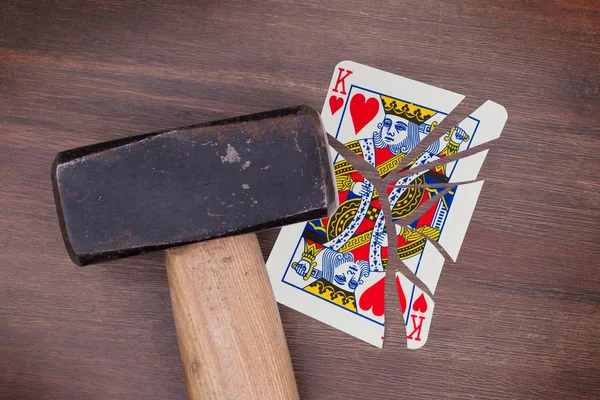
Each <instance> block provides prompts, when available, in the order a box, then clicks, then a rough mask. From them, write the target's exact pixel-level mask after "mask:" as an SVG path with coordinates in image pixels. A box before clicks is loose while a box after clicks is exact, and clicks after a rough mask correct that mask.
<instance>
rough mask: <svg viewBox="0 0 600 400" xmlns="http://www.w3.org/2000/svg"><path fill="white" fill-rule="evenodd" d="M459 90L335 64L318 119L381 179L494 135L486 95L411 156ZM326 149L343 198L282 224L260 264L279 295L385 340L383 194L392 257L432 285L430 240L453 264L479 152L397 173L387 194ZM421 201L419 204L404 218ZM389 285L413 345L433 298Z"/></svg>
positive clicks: (408, 286)
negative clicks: (327, 209)
mask: <svg viewBox="0 0 600 400" xmlns="http://www.w3.org/2000/svg"><path fill="white" fill-rule="evenodd" d="M463 97H464V96H462V95H459V94H456V93H452V92H449V91H447V90H444V89H440V88H436V87H433V86H430V85H426V84H423V83H420V82H416V81H413V80H410V79H407V78H403V77H400V76H397V75H393V74H389V73H386V72H383V71H380V70H376V69H374V68H370V67H367V66H364V65H360V64H357V63H354V62H350V61H344V62H341V63H340V64H338V65H337V66H336V67H335V69H334V73H333V76H332V80H331V83H330V86H329V91H328V94H327V97H326V100H325V104H324V106H323V109H322V112H321V118H322V120H323V123H324V126H325V129H326V130H327V132H328V133H329V134H330V135H332V136H334V137H335V138H336V139H338V140H339V141H341V142H342V143H343V144H344V145H345V146H346V147H347V148H348V149H350V150H351V151H353V152H354V153H356V154H358V155H359V156H360V157H362V159H363V160H364V161H366V163H368V164H369V165H370V166H371V167H372V168H374V169H375V170H376V171H377V172H378V174H379V176H380V177H382V178H385V177H386V176H388V175H390V174H392V175H390V176H394V175H395V174H396V173H397V171H395V170H396V168H397V167H398V166H399V165H400V164H401V163H402V162H403V160H404V159H405V158H406V157H408V158H407V159H406V160H404V164H406V165H407V166H406V168H404V169H405V170H406V169H409V170H410V169H412V168H415V169H416V168H418V167H422V166H424V165H426V164H427V163H430V162H432V161H435V160H439V159H442V158H446V157H451V156H454V155H455V154H458V153H459V152H461V151H464V150H467V149H470V148H473V147H475V146H477V145H480V144H483V143H486V142H489V141H490V140H493V139H496V138H497V137H498V136H499V135H500V133H501V131H502V127H503V125H504V122H505V120H506V111H505V110H504V108H503V107H502V106H500V105H498V104H496V103H493V102H491V101H487V102H486V103H484V104H483V105H482V106H481V107H479V108H478V109H477V110H476V111H474V112H473V113H472V114H471V115H470V116H469V117H467V118H465V119H464V120H463V121H462V122H460V123H459V124H458V126H456V127H454V128H452V129H451V130H449V131H448V132H446V133H445V134H444V135H442V136H440V137H439V139H437V140H435V141H433V142H432V144H431V145H430V146H429V147H427V149H426V150H425V151H424V152H422V153H420V154H416V155H414V154H411V151H412V150H413V149H414V148H415V147H416V146H417V144H419V142H420V141H421V140H423V139H424V138H425V137H427V135H429V134H430V133H431V132H432V131H433V130H434V129H435V127H436V125H438V124H439V123H440V122H441V121H442V120H443V119H444V118H445V117H446V116H447V115H448V114H449V113H450V112H451V111H452V110H453V109H454V108H455V107H456V106H457V105H458V104H459V103H460V101H461V100H462V99H463ZM330 152H331V159H332V161H333V167H334V172H335V177H336V183H337V190H338V196H339V203H340V205H339V207H338V209H337V211H336V213H335V214H334V215H333V216H331V217H330V218H324V219H320V220H314V221H310V222H308V223H300V224H295V225H291V226H288V227H284V228H283V229H282V230H281V233H280V235H279V237H278V239H277V241H276V243H275V246H274V248H273V251H272V253H271V255H270V257H269V260H268V262H267V268H268V271H269V276H270V278H271V284H272V286H273V290H274V293H275V296H276V298H277V300H278V301H279V302H280V303H282V304H286V305H288V306H290V307H292V308H294V309H296V310H298V311H300V312H303V313H305V314H307V315H310V316H312V317H314V318H316V319H318V320H320V321H322V322H324V323H327V324H329V325H332V326H334V327H336V328H338V329H341V330H342V331H345V332H347V333H349V334H351V335H353V336H356V337H358V338H360V339H362V340H365V341H367V342H368V343H371V344H373V345H376V346H379V347H381V346H382V343H383V333H384V321H385V318H384V287H385V285H384V275H385V269H386V266H387V264H388V257H389V256H390V255H389V254H388V246H387V244H388V233H387V231H386V228H385V216H384V213H383V211H382V208H381V201H389V204H390V209H391V218H392V220H393V221H394V222H395V223H396V225H395V227H396V232H395V233H396V237H397V239H396V240H397V241H398V254H396V255H394V256H395V257H399V258H400V259H401V260H402V262H403V263H404V264H405V265H406V266H407V267H408V268H409V269H410V271H411V272H412V273H413V274H414V277H416V278H417V279H418V280H420V281H421V282H422V283H423V284H424V285H425V286H427V288H428V289H429V290H430V291H431V293H434V292H435V288H436V286H437V282H438V279H439V276H440V273H441V271H442V267H443V265H444V261H445V257H444V255H443V254H442V253H441V252H440V251H439V250H438V249H437V247H436V245H435V244H438V245H439V246H441V248H443V249H444V250H445V252H446V253H447V255H448V256H449V257H450V258H452V260H453V261H456V257H457V256H458V252H459V250H460V247H461V245H462V241H463V238H464V235H465V233H466V229H467V227H468V223H469V220H470V218H471V215H472V213H473V210H474V208H475V204H476V202H477V198H478V195H479V192H480V190H481V187H482V183H483V182H482V181H478V182H472V181H474V180H475V179H476V178H477V175H478V173H479V169H480V168H481V166H482V165H483V161H484V159H485V156H486V154H487V151H481V152H479V153H475V154H472V155H470V156H468V157H464V158H462V159H458V160H454V159H452V160H451V161H449V162H447V163H442V164H441V165H438V166H437V167H432V168H430V169H426V168H420V172H416V173H414V174H412V175H408V174H407V173H404V174H403V175H402V176H403V177H402V178H400V179H397V180H392V182H391V183H392V184H391V185H390V186H388V187H387V193H383V199H382V194H381V193H378V192H377V190H375V187H374V186H373V185H372V184H371V182H369V181H368V180H367V179H365V178H364V176H363V175H362V174H361V173H360V172H358V171H357V169H356V168H355V166H353V165H352V164H350V163H349V162H348V161H346V160H345V159H344V158H343V157H342V156H341V155H340V154H338V153H337V152H336V151H335V150H334V149H333V148H330ZM454 158H456V157H454ZM407 160H410V162H408V163H406V161H407ZM438 164H439V163H438ZM462 182H468V183H462ZM454 183H456V184H457V185H456V186H454V185H453V184H454ZM461 183H462V184H461ZM440 184H443V187H440ZM426 204H427V205H430V207H429V209H428V210H427V212H425V214H423V215H422V216H421V217H419V218H416V219H414V218H413V219H412V220H411V214H412V213H413V212H415V211H416V210H417V209H418V208H419V207H421V206H424V205H426ZM396 284H397V289H398V295H399V303H400V307H401V309H402V312H403V315H404V320H405V325H406V332H407V333H406V336H407V345H408V347H409V348H419V347H421V346H423V345H424V344H425V342H426V341H427V337H428V333H429V328H430V324H431V317H432V313H433V308H434V303H433V300H432V299H431V298H430V297H429V296H428V295H427V293H425V292H423V291H422V290H420V289H419V288H418V287H417V286H416V285H414V284H413V283H412V282H411V281H410V280H409V279H407V278H406V277H404V276H403V275H402V274H401V273H400V272H396Z"/></svg>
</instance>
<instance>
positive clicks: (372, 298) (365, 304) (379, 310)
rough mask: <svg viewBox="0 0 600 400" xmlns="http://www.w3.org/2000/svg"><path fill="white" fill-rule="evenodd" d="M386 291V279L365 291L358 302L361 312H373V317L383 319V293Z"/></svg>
mask: <svg viewBox="0 0 600 400" xmlns="http://www.w3.org/2000/svg"><path fill="white" fill-rule="evenodd" d="M384 289H385V278H381V279H380V280H379V281H378V282H377V283H375V284H374V285H373V286H371V287H370V288H368V289H367V290H365V292H364V293H363V295H362V296H360V300H359V301H358V306H359V307H360V309H361V310H364V311H369V310H370V309H371V308H373V310H372V311H371V312H372V313H373V315H375V316H377V317H381V316H382V315H383V304H384V301H383V291H384Z"/></svg>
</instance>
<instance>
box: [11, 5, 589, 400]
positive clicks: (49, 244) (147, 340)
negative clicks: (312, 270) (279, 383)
mask: <svg viewBox="0 0 600 400" xmlns="http://www.w3.org/2000/svg"><path fill="white" fill-rule="evenodd" d="M599 53H600V3H598V2H593V1H587V0H562V1H558V0H557V1H542V0H527V1H526V0H509V1H495V0H486V1H473V0H453V1H437V0H422V1H415V0H412V1H386V0H383V1H379V2H368V1H342V0H331V1H320V2H296V1H291V0H290V1H273V0H265V1H256V2H251V1H204V2H194V1H183V0H180V1H159V0H152V1H147V2H143V1H130V2H126V1H123V0H97V1H81V0H54V1H52V0H48V1H42V0H32V1H13V0H8V1H7V0H2V1H0V398H2V399H185V398H186V389H185V384H184V379H183V370H182V367H181V364H180V361H179V353H178V349H177V339H176V334H175V328H174V325H173V317H172V313H171V306H170V302H169V292H168V286H167V277H166V273H165V268H164V264H163V263H164V259H163V255H162V254H160V253H156V254H148V255H144V256H140V257H135V258H130V259H126V260H121V261H117V262H113V263H109V264H104V265H98V266H92V267H86V268H83V269H81V268H77V267H75V266H74V265H73V264H72V263H71V261H70V260H69V258H68V256H67V253H66V251H65V249H64V246H63V242H62V238H61V235H60V231H59V227H58V223H57V216H56V211H55V207H54V202H53V197H52V191H51V183H50V165H51V163H52V160H53V158H54V156H55V155H56V153H57V152H59V151H61V150H64V149H67V148H72V147H76V146H82V145H87V144H91V143H95V142H98V141H104V140H110V139H116V138H120V137H124V136H127V135H132V134H139V133H145V132H150V131H155V130H159V129H164V128H170V127H175V126H181V125H187V124H192V123H197V122H203V121H208V120H213V119H218V118H222V117H229V116H235V115H241V114H247V113H251V112H256V111H260V110H268V109H273V108H280V107H284V106H291V105H296V104H301V103H305V104H309V105H312V106H314V107H316V108H317V109H320V107H321V105H322V104H323V100H324V97H325V94H326V90H327V85H328V82H329V79H330V76H331V74H332V72H333V67H334V65H335V64H336V63H338V62H339V61H341V60H344V59H351V60H354V61H357V62H361V63H364V64H368V65H372V66H374V67H376V68H380V69H383V70H386V71H389V72H392V73H395V74H400V75H403V76H406V77H409V78H413V79H416V80H419V81H423V82H427V83H430V84H433V85H436V86H440V87H443V88H446V89H449V90H452V91H456V92H459V93H463V94H465V95H467V96H468V99H470V100H469V101H471V103H469V104H472V105H473V106H477V105H478V104H479V103H481V102H482V101H484V100H486V99H492V100H494V101H496V102H498V103H500V104H503V105H504V106H505V107H506V108H507V110H508V112H509V119H508V123H507V124H506V127H505V129H504V132H503V134H502V138H501V139H500V140H499V141H498V142H497V143H495V144H494V145H492V150H491V153H490V154H489V156H488V158H487V161H486V164H485V165H484V167H483V170H482V171H481V174H480V175H481V176H482V177H484V178H485V179H486V184H485V186H484V189H483V193H482V195H481V197H480V201H479V203H478V205H477V208H476V210H475V214H474V216H473V219H472V221H471V227H470V229H469V231H468V233H467V236H466V238H465V245H464V247H463V249H462V251H461V255H460V257H459V259H458V262H457V263H455V264H453V263H447V264H446V268H445V269H444V271H443V273H442V276H441V279H440V283H439V286H438V290H437V291H436V296H435V301H436V309H435V313H434V316H433V325H432V328H431V331H430V335H429V341H428V343H427V345H426V346H425V347H424V348H423V349H421V350H418V351H410V350H407V349H406V348H405V344H404V343H403V342H402V330H403V326H402V322H401V315H399V313H400V312H399V311H398V310H397V307H396V308H394V310H392V311H391V312H389V313H388V315H389V316H388V315H386V316H387V318H388V320H387V323H388V329H387V331H386V340H387V341H386V345H385V346H384V349H383V350H380V349H377V348H375V347H372V346H370V345H367V344H365V343H363V342H361V341H359V340H358V339H354V338H352V337H350V336H348V335H346V334H344V333H341V332H339V331H336V330H335V329H333V328H330V327H328V326H326V325H324V324H322V323H319V322H317V321H315V320H313V319H311V318H309V317H306V316H304V315H302V314H300V313H298V312H296V311H293V310H291V309H289V308H287V307H284V306H280V311H281V316H282V320H283V324H284V328H285V332H286V335H287V340H288V344H289V347H290V351H291V355H292V358H293V364H294V368H295V372H296V378H297V381H298V385H299V390H300V393H301V396H302V398H303V399H364V398H368V399H373V400H376V399H377V400H378V399H401V398H407V399H437V398H455V399H465V398H473V399H492V398H493V399H497V398H498V399H499V398H502V399H562V398H565V399H566V398H568V399H597V398H600V367H599V363H600V362H599V358H600V339H599V337H600V335H599V334H598V332H597V329H598V325H599V324H600V272H599V269H600V268H599V267H600V262H599V257H600V240H599V239H598V233H599V232H600V230H599V228H598V224H599V223H600V201H599V191H600V178H599V176H600V158H599V156H598V154H599V153H600V140H599V139H600V137H599V135H600V130H599V128H598V124H599V123H600V117H599V113H600V101H599V97H600V74H599V64H600V57H599ZM466 111H468V110H466ZM275 236H276V232H267V233H264V234H262V235H261V244H262V246H263V250H264V252H265V255H267V254H268V252H269V250H270V248H271V245H272V243H273V240H274V238H275ZM248 289H249V290H251V289H252V288H248ZM392 295H393V294H392ZM391 299H392V300H391V301H392V302H393V301H395V300H393V297H392V298H391ZM387 301H388V303H387V304H390V303H389V301H390V300H389V299H388V300H387Z"/></svg>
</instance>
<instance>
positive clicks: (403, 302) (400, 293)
mask: <svg viewBox="0 0 600 400" xmlns="http://www.w3.org/2000/svg"><path fill="white" fill-rule="evenodd" d="M396 287H397V288H398V297H399V298H400V308H401V309H402V314H404V311H406V296H405V295H404V291H403V290H402V285H401V284H400V278H398V277H396Z"/></svg>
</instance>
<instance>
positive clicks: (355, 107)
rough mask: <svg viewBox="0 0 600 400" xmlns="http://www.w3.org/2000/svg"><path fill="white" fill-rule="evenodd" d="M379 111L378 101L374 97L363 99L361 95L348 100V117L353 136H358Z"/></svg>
mask: <svg viewBox="0 0 600 400" xmlns="http://www.w3.org/2000/svg"><path fill="white" fill-rule="evenodd" d="M378 111H379V100H377V99H376V98H375V97H370V98H369V99H365V96H364V95H363V94H362V93H358V94H355V95H354V96H352V99H350V116H351V117H352V124H353V125H354V134H355V135H356V134H358V132H360V131H361V129H362V128H364V127H365V126H366V125H367V124H368V123H369V122H371V120H373V118H375V116H376V115H377V112H378Z"/></svg>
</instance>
